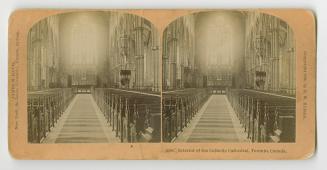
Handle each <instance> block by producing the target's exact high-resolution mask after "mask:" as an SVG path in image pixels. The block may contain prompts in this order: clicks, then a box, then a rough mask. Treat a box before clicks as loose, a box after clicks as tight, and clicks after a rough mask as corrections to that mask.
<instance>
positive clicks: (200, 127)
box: [175, 95, 247, 143]
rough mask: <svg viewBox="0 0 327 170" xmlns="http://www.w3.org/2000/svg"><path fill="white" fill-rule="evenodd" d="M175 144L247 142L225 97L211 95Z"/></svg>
mask: <svg viewBox="0 0 327 170" xmlns="http://www.w3.org/2000/svg"><path fill="white" fill-rule="evenodd" d="M175 142H190V143H197V142H207V143H211V142H247V140H246V135H245V134H244V133H243V129H242V127H241V125H240V124H239V122H238V119H237V117H236V115H235V113H234V111H233V109H232V108H231V106H230V104H229V102H228V100H227V98H226V96H225V95H212V96H211V97H210V98H209V100H208V101H207V103H206V104H204V106H203V107H202V109H201V110H200V111H199V113H197V115H196V116H195V118H194V120H192V122H191V123H190V124H189V126H188V127H187V128H185V129H184V131H183V132H182V133H181V134H180V135H179V136H178V137H177V139H176V141H175Z"/></svg>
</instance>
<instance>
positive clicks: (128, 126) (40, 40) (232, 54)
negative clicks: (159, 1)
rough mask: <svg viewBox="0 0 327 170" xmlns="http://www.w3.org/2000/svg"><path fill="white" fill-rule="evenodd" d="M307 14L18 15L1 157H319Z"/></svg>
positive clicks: (312, 31)
mask: <svg viewBox="0 0 327 170" xmlns="http://www.w3.org/2000/svg"><path fill="white" fill-rule="evenodd" d="M315 19H316V18H315V14H314V12H313V11H310V10H308V9H261V8H256V9H19V10H17V11H15V12H13V13H12V14H11V16H10V19H9V23H8V24H9V27H8V31H9V32H8V42H9V44H8V45H9V46H8V53H9V57H8V88H9V89H8V110H9V114H8V150H9V152H10V154H11V156H12V157H13V158H15V159H31V160H35V159H37V160H39V159H42V160H56V159H60V160H64V159H74V160H76V159H78V160H86V159H92V160H107V159H108V160H227V159H228V160H230V159H236V160H240V159H241V160H244V159H246V160H258V159H260V160H285V159H287V160H299V159H300V160H303V159H309V158H311V157H313V156H314V155H315V153H316V149H317V148H316V144H317V143H316V139H317V134H316V120H317V118H316V86H317V84H316V62H317V60H316V59H317V56H316V49H317V47H316V40H317V37H316V35H317V32H316V26H317V23H316V20H315Z"/></svg>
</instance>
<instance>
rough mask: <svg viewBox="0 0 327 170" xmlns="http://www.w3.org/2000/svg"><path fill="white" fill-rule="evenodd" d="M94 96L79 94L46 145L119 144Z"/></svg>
mask: <svg viewBox="0 0 327 170" xmlns="http://www.w3.org/2000/svg"><path fill="white" fill-rule="evenodd" d="M111 129H112V128H111V127H110V126H109V125H108V124H107V123H106V120H105V117H104V116H103V114H102V112H101V111H100V109H99V108H98V106H97V105H96V103H95V101H94V99H93V97H92V95H90V94H78V95H76V96H75V98H74V100H73V101H72V102H71V104H70V106H69V107H68V108H67V110H66V111H65V113H64V115H62V117H61V118H60V120H59V122H58V124H57V125H56V126H55V128H54V129H53V130H52V131H51V132H50V133H49V135H48V136H47V137H46V138H45V140H44V141H43V142H44V143H117V142H119V139H118V138H116V137H115V134H114V132H113V131H112V130H111Z"/></svg>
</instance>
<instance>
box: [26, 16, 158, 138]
mask: <svg viewBox="0 0 327 170" xmlns="http://www.w3.org/2000/svg"><path fill="white" fill-rule="evenodd" d="M27 41H28V42H27V62H28V63H27V82H28V84H27V92H28V95H27V96H28V98H27V105H28V108H27V110H28V115H27V116H28V129H27V132H28V139H27V140H28V142H29V143H146V142H160V141H161V95H160V93H161V92H160V90H161V64H160V56H159V47H160V40H159V33H158V31H157V30H156V28H155V27H154V26H153V25H152V24H151V23H150V22H149V21H148V20H146V19H144V18H142V17H139V16H136V15H132V14H128V13H121V12H111V11H92V12H70V13H64V14H58V15H54V16H49V17H47V18H44V19H42V20H40V21H39V22H37V23H36V24H34V25H33V26H32V28H31V29H30V30H29V33H28V39H27Z"/></svg>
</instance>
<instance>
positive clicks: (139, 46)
mask: <svg viewBox="0 0 327 170" xmlns="http://www.w3.org/2000/svg"><path fill="white" fill-rule="evenodd" d="M143 29H144V28H143V19H142V18H136V28H135V59H136V70H135V71H136V77H135V78H136V88H137V89H142V88H144V41H143Z"/></svg>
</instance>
